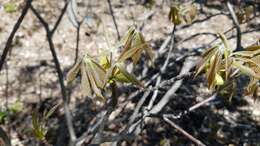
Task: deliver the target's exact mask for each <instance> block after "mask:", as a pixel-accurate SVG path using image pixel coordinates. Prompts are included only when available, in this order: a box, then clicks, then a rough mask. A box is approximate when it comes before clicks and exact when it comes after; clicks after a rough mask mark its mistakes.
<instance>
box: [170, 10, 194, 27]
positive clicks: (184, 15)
mask: <svg viewBox="0 0 260 146" xmlns="http://www.w3.org/2000/svg"><path fill="white" fill-rule="evenodd" d="M196 15H197V8H196V6H195V5H188V6H182V5H173V6H171V8H170V12H169V14H168V18H169V20H170V21H171V22H172V23H173V24H174V25H179V24H182V23H188V24H190V23H191V22H192V21H193V20H194V19H195V18H196Z"/></svg>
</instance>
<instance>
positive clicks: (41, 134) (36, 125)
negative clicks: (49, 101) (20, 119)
mask: <svg viewBox="0 0 260 146" xmlns="http://www.w3.org/2000/svg"><path fill="white" fill-rule="evenodd" d="M58 106H59V104H57V105H55V106H54V107H52V108H51V109H50V110H49V111H44V113H43V115H39V114H38V113H36V112H33V113H32V132H33V134H34V136H35V137H36V138H37V139H38V140H40V141H43V140H45V136H46V134H47V132H48V128H47V126H46V124H47V120H48V119H49V118H50V116H51V115H52V114H53V113H54V112H55V111H56V109H57V108H58Z"/></svg>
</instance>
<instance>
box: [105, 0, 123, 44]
mask: <svg viewBox="0 0 260 146" xmlns="http://www.w3.org/2000/svg"><path fill="white" fill-rule="evenodd" d="M107 3H108V6H109V11H110V14H111V16H112V19H113V22H114V25H115V28H116V33H117V39H118V40H120V34H119V30H118V26H117V22H116V18H115V15H114V11H113V7H112V4H111V0H107Z"/></svg>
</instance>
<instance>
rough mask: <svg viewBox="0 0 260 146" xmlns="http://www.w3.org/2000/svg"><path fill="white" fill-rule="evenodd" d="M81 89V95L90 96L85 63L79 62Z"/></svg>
mask: <svg viewBox="0 0 260 146" xmlns="http://www.w3.org/2000/svg"><path fill="white" fill-rule="evenodd" d="M81 91H82V93H83V96H88V97H91V95H92V92H91V85H90V81H89V77H88V75H87V68H86V67H85V64H81Z"/></svg>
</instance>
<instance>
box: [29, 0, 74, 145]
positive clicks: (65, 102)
mask: <svg viewBox="0 0 260 146" xmlns="http://www.w3.org/2000/svg"><path fill="white" fill-rule="evenodd" d="M30 8H31V10H32V12H33V13H34V14H35V16H36V17H37V18H38V20H39V21H40V22H41V24H42V25H43V27H44V29H45V31H46V37H47V41H48V43H49V48H50V51H51V54H52V57H53V61H54V64H55V68H56V71H57V73H58V78H59V83H60V87H61V94H62V98H63V106H64V112H65V116H66V122H67V126H68V130H69V135H70V139H71V142H72V145H74V144H73V143H74V142H75V140H76V134H75V131H74V128H73V123H72V116H71V113H70V111H69V107H68V94H67V91H66V87H65V85H64V79H63V73H62V70H61V66H60V63H59V59H58V57H57V53H56V51H55V46H54V44H53V40H52V37H53V34H54V32H55V30H56V29H57V27H58V25H59V24H60V21H61V19H62V16H63V15H64V13H65V10H66V8H67V3H65V5H64V8H63V10H62V12H61V14H60V17H59V18H58V20H57V22H56V23H55V25H54V28H53V29H52V30H50V28H49V25H48V23H47V22H46V21H45V20H44V18H43V17H41V15H40V14H39V13H38V12H37V11H36V9H35V8H34V7H33V6H32V5H30Z"/></svg>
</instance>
